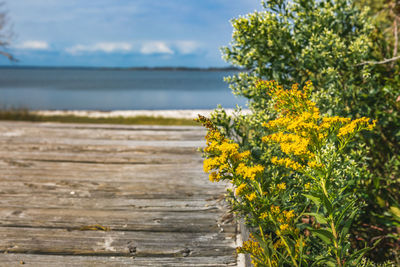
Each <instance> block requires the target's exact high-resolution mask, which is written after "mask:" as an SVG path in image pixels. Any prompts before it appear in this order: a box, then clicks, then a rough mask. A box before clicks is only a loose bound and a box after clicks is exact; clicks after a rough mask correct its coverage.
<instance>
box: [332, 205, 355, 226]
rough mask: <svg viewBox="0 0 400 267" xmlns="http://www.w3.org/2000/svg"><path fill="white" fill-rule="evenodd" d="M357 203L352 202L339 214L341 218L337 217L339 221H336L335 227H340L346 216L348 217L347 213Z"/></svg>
mask: <svg viewBox="0 0 400 267" xmlns="http://www.w3.org/2000/svg"><path fill="white" fill-rule="evenodd" d="M355 203H356V201H355V200H353V201H351V202H350V203H348V204H347V205H346V206H345V207H344V209H343V210H342V211H341V213H340V214H339V216H338V217H337V219H336V220H335V225H338V226H339V225H340V224H341V223H342V220H343V218H344V216H345V215H346V213H347V211H348V210H349V209H350V208H352V207H353V206H354V204H355Z"/></svg>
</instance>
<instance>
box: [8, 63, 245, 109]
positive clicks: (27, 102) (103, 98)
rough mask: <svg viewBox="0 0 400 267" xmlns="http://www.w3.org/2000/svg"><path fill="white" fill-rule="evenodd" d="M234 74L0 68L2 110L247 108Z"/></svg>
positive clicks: (185, 71)
mask: <svg viewBox="0 0 400 267" xmlns="http://www.w3.org/2000/svg"><path fill="white" fill-rule="evenodd" d="M233 73H234V72H228V71H193V70H110V69H60V68H55V69H51V68H0V107H1V108H28V109H74V110H137V109H213V108H215V107H216V106H217V105H218V104H221V105H222V106H223V107H225V108H233V107H235V106H236V104H239V105H241V106H245V100H244V99H239V98H237V97H235V96H234V95H233V94H232V93H231V90H230V89H229V88H228V84H226V83H225V82H224V81H223V77H225V76H229V75H232V74H233Z"/></svg>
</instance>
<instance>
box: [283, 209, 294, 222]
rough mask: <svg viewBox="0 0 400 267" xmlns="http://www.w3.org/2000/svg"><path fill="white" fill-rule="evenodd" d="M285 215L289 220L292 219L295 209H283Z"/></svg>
mask: <svg viewBox="0 0 400 267" xmlns="http://www.w3.org/2000/svg"><path fill="white" fill-rule="evenodd" d="M283 215H284V216H285V217H286V219H287V220H288V221H290V220H291V219H292V218H293V217H294V211H293V210H290V211H286V210H285V211H283Z"/></svg>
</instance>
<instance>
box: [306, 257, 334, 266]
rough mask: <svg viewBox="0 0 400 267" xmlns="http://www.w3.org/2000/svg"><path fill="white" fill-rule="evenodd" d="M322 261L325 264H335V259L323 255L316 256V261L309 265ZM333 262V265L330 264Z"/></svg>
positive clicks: (315, 264)
mask: <svg viewBox="0 0 400 267" xmlns="http://www.w3.org/2000/svg"><path fill="white" fill-rule="evenodd" d="M322 263H325V264H326V266H336V263H335V261H334V260H333V259H332V257H323V258H317V260H316V261H314V263H313V264H311V266H310V267H313V266H320V265H321V264H322ZM332 264H333V265H332Z"/></svg>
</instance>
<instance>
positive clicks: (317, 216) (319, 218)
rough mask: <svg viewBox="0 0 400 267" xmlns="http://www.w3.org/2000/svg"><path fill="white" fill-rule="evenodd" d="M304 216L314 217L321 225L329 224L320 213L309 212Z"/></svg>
mask: <svg viewBox="0 0 400 267" xmlns="http://www.w3.org/2000/svg"><path fill="white" fill-rule="evenodd" d="M304 215H310V216H314V217H315V219H316V220H317V222H318V223H321V224H327V223H328V221H327V220H326V219H325V218H324V216H323V215H321V214H319V213H315V212H308V213H304Z"/></svg>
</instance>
